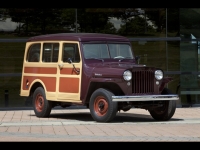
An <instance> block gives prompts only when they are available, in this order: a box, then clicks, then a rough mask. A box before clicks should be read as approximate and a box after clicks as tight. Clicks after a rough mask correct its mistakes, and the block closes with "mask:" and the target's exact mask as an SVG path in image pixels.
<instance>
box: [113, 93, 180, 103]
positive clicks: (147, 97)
mask: <svg viewBox="0 0 200 150" xmlns="http://www.w3.org/2000/svg"><path fill="white" fill-rule="evenodd" d="M169 100H179V96H178V95H176V94H170V95H139V96H112V101H114V102H116V101H117V102H128V101H169Z"/></svg>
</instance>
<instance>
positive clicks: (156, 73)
mask: <svg viewBox="0 0 200 150" xmlns="http://www.w3.org/2000/svg"><path fill="white" fill-rule="evenodd" d="M155 78H156V79H157V80H161V79H162V78H163V72H162V71H161V70H156V71H155Z"/></svg>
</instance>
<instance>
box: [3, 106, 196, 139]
mask: <svg viewBox="0 0 200 150" xmlns="http://www.w3.org/2000/svg"><path fill="white" fill-rule="evenodd" d="M0 141H1V142H2V141H6V142H13V141H18V142H26V141H35V142H38V141H40V142H43V141H44V142H46V141H48V142H52V141H53V142H58V141H68V142H69V141H74V142H116V141H118V142H119V141H120V142H124V141H126V142H155V141H159V142H163V141H164V142H199V141H200V107H189V108H176V112H175V114H174V116H173V117H172V118H171V120H169V121H164V122H158V121H155V120H154V119H153V118H152V117H151V116H150V114H149V112H148V111H146V110H144V109H136V108H132V109H131V110H129V111H127V112H123V111H122V112H119V113H117V116H116V117H115V118H114V120H113V121H112V122H110V123H98V122H95V121H94V120H93V119H92V117H91V115H90V112H89V109H86V108H84V107H73V108H65V109H52V111H51V114H50V116H49V117H48V118H38V117H36V116H35V114H34V111H33V110H32V109H31V108H21V109H15V108H1V109H0Z"/></svg>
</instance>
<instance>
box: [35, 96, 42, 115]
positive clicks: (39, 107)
mask: <svg viewBox="0 0 200 150" xmlns="http://www.w3.org/2000/svg"><path fill="white" fill-rule="evenodd" d="M35 108H36V110H37V111H38V112H41V111H42V110H43V108H44V98H43V96H42V95H41V94H38V95H37V96H36V100H35Z"/></svg>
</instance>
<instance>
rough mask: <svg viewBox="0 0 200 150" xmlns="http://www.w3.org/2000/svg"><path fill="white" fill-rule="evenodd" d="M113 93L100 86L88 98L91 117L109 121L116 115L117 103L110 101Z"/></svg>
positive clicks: (96, 119) (100, 120) (98, 120)
mask: <svg viewBox="0 0 200 150" xmlns="http://www.w3.org/2000/svg"><path fill="white" fill-rule="evenodd" d="M113 95H114V94H113V93H111V92H110V91H108V90H106V89H103V88H100V89H97V90H96V91H94V93H93V94H92V96H91V98H90V103H89V108H90V113H91V115H92V118H93V119H94V120H95V121H97V122H110V121H111V120H113V118H114V117H115V116H116V113H117V107H118V105H117V104H118V103H117V102H113V101H112V96H113Z"/></svg>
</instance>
